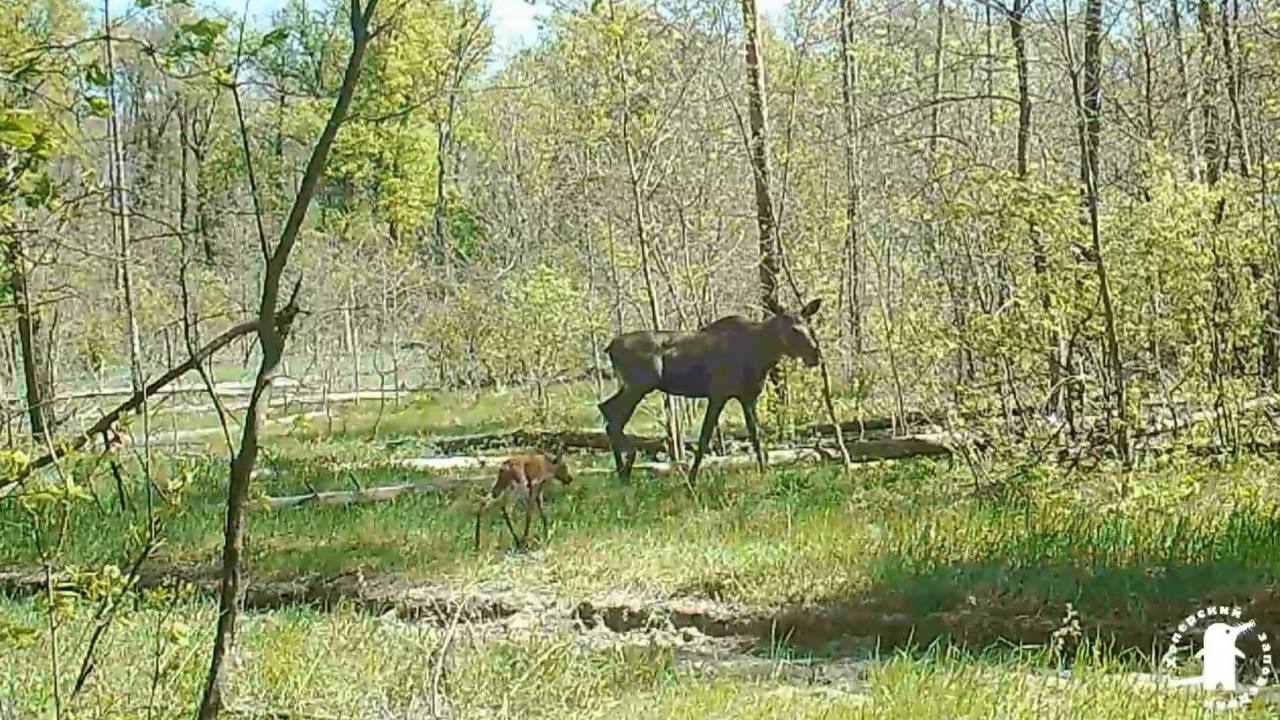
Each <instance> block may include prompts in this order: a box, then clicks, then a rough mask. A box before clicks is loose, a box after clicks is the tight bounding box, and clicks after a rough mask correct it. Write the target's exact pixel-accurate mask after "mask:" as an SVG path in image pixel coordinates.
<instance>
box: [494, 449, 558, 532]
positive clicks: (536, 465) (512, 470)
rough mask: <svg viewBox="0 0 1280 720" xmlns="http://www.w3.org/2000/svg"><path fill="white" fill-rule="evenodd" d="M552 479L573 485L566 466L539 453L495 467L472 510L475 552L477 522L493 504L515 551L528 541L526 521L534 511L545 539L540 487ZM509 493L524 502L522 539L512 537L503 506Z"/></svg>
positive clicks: (508, 517) (517, 457)
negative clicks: (492, 478) (485, 493)
mask: <svg viewBox="0 0 1280 720" xmlns="http://www.w3.org/2000/svg"><path fill="white" fill-rule="evenodd" d="M552 478H555V479H556V480H559V481H560V482H561V483H563V484H565V485H568V484H569V483H572V482H573V475H572V474H570V472H569V466H568V464H566V463H565V462H564V460H563V459H562V458H560V457H558V456H553V457H548V456H546V455H543V454H541V453H529V454H525V455H515V456H512V458H511V459H510V460H507V461H506V462H504V463H502V466H501V467H499V468H498V478H497V480H495V481H494V483H493V489H492V490H491V491H490V492H489V497H488V498H487V499H486V500H485V501H484V502H483V503H482V504H481V505H480V509H479V510H477V511H476V533H475V543H476V550H479V549H480V520H481V518H482V517H483V516H484V514H485V512H487V511H488V510H489V508H490V507H492V506H493V505H494V504H495V503H500V504H501V506H502V519H503V520H505V521H506V523H507V529H508V530H510V531H511V539H512V540H513V541H515V544H516V547H517V548H523V547H524V546H525V544H526V543H527V542H528V540H529V521H530V519H531V518H532V516H533V511H534V509H535V508H536V509H537V511H538V517H540V518H542V536H543V537H544V538H545V537H546V536H547V515H546V513H544V512H543V511H542V487H543V485H545V484H546V482H547V481H548V480H550V479H552ZM512 494H516V495H521V496H523V497H524V498H525V499H526V501H525V508H524V534H523V535H522V536H517V535H516V528H515V526H514V525H512V524H511V516H510V515H509V514H508V513H507V504H508V503H509V502H510V496H511V495H512Z"/></svg>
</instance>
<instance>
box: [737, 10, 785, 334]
mask: <svg viewBox="0 0 1280 720" xmlns="http://www.w3.org/2000/svg"><path fill="white" fill-rule="evenodd" d="M742 22H743V27H744V29H745V33H746V56H747V92H748V103H747V115H748V119H749V122H750V125H751V167H752V169H753V171H754V172H753V175H754V177H755V194H756V225H757V227H758V228H759V231H760V258H759V263H760V300H761V303H762V304H763V305H764V307H765V308H766V309H772V308H776V307H778V306H779V305H778V272H779V268H780V267H781V261H780V260H779V257H778V240H777V231H778V228H777V223H776V220H775V219H774V209H773V198H772V194H771V189H770V183H771V173H770V170H769V106H768V100H767V98H766V95H765V84H764V48H763V46H762V44H761V41H760V12H759V9H758V8H757V7H756V0H742Z"/></svg>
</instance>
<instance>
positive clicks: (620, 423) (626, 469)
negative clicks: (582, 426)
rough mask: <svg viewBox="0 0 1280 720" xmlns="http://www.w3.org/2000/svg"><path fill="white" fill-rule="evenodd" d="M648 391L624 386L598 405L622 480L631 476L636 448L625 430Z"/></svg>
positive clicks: (615, 465)
mask: <svg viewBox="0 0 1280 720" xmlns="http://www.w3.org/2000/svg"><path fill="white" fill-rule="evenodd" d="M648 392H649V391H648V390H634V389H632V388H628V387H624V388H622V389H621V390H619V391H618V392H617V393H615V394H614V396H613V397H611V398H609V399H608V400H605V401H604V402H602V403H600V405H599V408H600V413H601V414H602V415H604V418H605V430H606V432H607V433H608V435H609V447H610V449H612V450H613V461H614V467H615V468H616V469H617V471H618V476H619V477H621V478H623V479H624V480H625V479H626V478H628V477H630V476H631V466H632V465H633V464H635V461H636V450H635V448H634V447H633V446H632V445H631V441H630V440H629V439H627V435H626V432H625V430H626V427H627V423H628V422H630V421H631V416H632V415H633V414H634V413H635V411H636V406H637V405H639V404H640V401H641V400H643V399H644V396H645V395H647V394H648Z"/></svg>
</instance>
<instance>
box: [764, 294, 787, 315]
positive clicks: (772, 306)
mask: <svg viewBox="0 0 1280 720" xmlns="http://www.w3.org/2000/svg"><path fill="white" fill-rule="evenodd" d="M764 309H765V310H768V311H769V312H771V313H773V314H774V315H786V314H787V310H786V308H784V307H782V306H781V305H779V304H778V301H777V300H775V299H773V298H771V297H766V298H765V299H764Z"/></svg>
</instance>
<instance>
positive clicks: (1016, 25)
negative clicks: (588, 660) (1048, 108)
mask: <svg viewBox="0 0 1280 720" xmlns="http://www.w3.org/2000/svg"><path fill="white" fill-rule="evenodd" d="M1029 2H1030V0H1013V7H1012V8H1011V9H1010V10H1009V12H1008V16H1009V39H1010V40H1012V41H1013V55H1014V62H1015V65H1016V66H1017V69H1018V140H1017V150H1016V152H1015V158H1016V163H1017V167H1016V172H1017V174H1018V179H1019V180H1021V181H1023V182H1025V181H1026V180H1027V179H1028V178H1029V177H1030V172H1031V170H1030V165H1029V162H1028V156H1029V155H1030V151H1031V111H1032V105H1031V61H1030V59H1029V58H1028V56H1027V37H1026V32H1025V30H1026V26H1025V25H1024V20H1025V18H1026V12H1027V6H1028V4H1029ZM1027 234H1028V235H1029V236H1030V238H1031V253H1032V258H1031V262H1032V267H1033V268H1034V270H1035V273H1036V279H1037V280H1038V281H1039V282H1038V284H1039V285H1040V290H1038V291H1037V293H1036V295H1037V296H1038V299H1039V301H1040V311H1041V312H1043V313H1044V315H1045V317H1046V318H1049V317H1050V316H1051V307H1050V303H1049V293H1048V291H1047V290H1046V289H1045V275H1046V274H1047V272H1048V260H1047V258H1046V257H1045V251H1044V241H1043V239H1042V238H1041V236H1040V228H1038V227H1036V225H1035V223H1034V222H1031V223H1029V224H1028V228H1027ZM1059 334H1060V333H1059V332H1058V331H1056V330H1055V331H1050V337H1049V338H1048V345H1049V352H1048V357H1047V358H1046V362H1047V368H1046V369H1047V370H1048V373H1047V375H1048V378H1049V392H1048V396H1047V397H1046V399H1045V409H1046V410H1050V411H1054V412H1061V411H1062V399H1063V394H1062V392H1061V377H1062V371H1061V367H1062V359H1061V357H1060V354H1061V352H1060V348H1061V345H1062V340H1061V338H1059V337H1058V335H1059Z"/></svg>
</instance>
